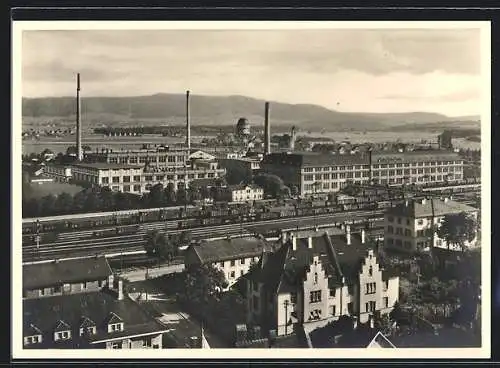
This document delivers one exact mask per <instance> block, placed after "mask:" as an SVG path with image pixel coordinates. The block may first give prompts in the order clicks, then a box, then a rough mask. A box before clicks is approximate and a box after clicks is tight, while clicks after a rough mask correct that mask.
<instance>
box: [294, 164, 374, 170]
mask: <svg viewBox="0 0 500 368" xmlns="http://www.w3.org/2000/svg"><path fill="white" fill-rule="evenodd" d="M369 169H370V166H369V165H354V166H329V167H328V166H326V167H306V168H304V169H303V172H321V171H345V170H369Z"/></svg>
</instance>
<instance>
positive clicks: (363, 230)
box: [361, 229, 366, 244]
mask: <svg viewBox="0 0 500 368" xmlns="http://www.w3.org/2000/svg"><path fill="white" fill-rule="evenodd" d="M365 241H366V231H365V229H361V244H365Z"/></svg>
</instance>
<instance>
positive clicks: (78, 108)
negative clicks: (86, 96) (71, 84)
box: [76, 73, 83, 161]
mask: <svg viewBox="0 0 500 368" xmlns="http://www.w3.org/2000/svg"><path fill="white" fill-rule="evenodd" d="M76 155H77V160H78V161H81V160H83V151H82V119H81V101H80V73H78V74H77V75H76Z"/></svg>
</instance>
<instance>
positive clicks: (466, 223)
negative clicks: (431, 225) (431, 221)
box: [437, 212, 477, 252]
mask: <svg viewBox="0 0 500 368" xmlns="http://www.w3.org/2000/svg"><path fill="white" fill-rule="evenodd" d="M476 230H477V223H476V220H475V219H474V218H473V217H472V216H470V215H468V214H466V213H464V212H461V213H458V214H449V215H445V216H444V219H443V221H442V222H441V224H440V225H439V228H438V230H437V236H438V237H440V238H441V239H443V240H445V241H446V243H447V245H448V249H449V248H450V245H454V246H456V247H458V248H460V249H461V250H462V251H463V252H465V250H466V249H467V246H466V243H467V242H471V241H472V240H474V238H475V237H476Z"/></svg>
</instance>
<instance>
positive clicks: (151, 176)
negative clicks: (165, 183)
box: [144, 175, 153, 181]
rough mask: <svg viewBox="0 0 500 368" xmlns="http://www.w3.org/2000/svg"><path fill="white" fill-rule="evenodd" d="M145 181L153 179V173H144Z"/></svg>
mask: <svg viewBox="0 0 500 368" xmlns="http://www.w3.org/2000/svg"><path fill="white" fill-rule="evenodd" d="M144 179H145V180H146V181H153V175H146V177H145V178H144Z"/></svg>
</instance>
